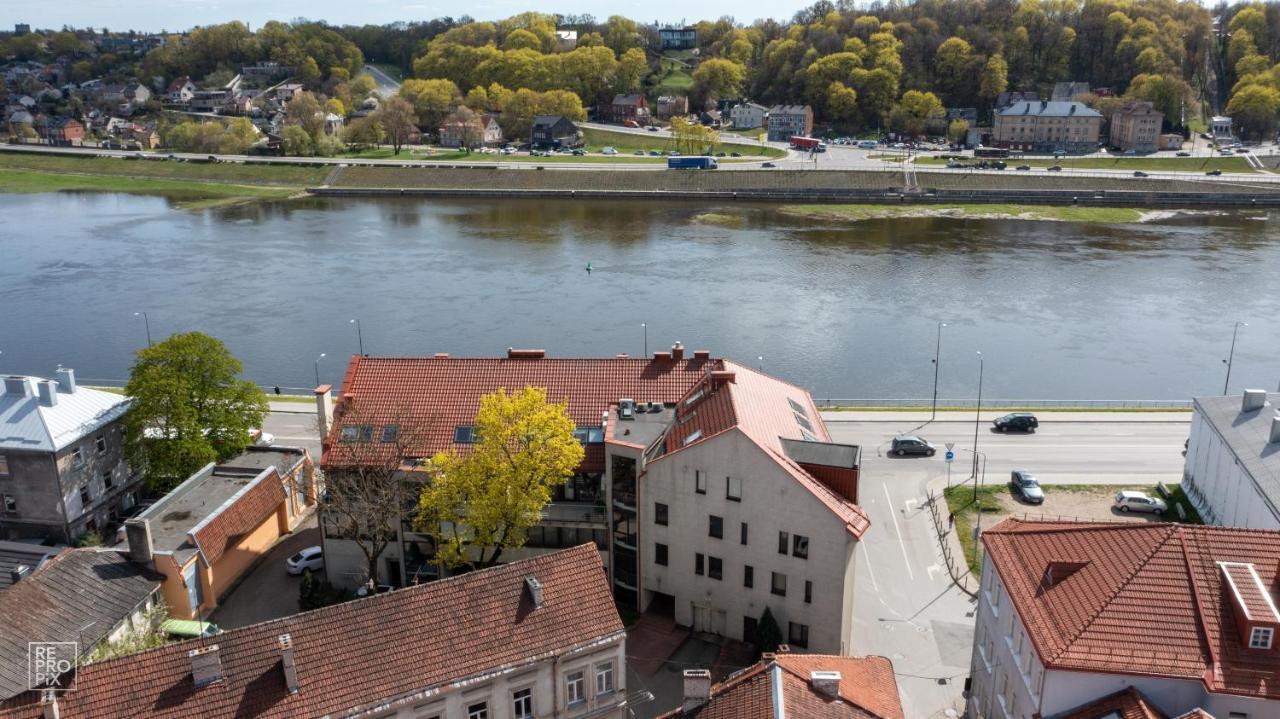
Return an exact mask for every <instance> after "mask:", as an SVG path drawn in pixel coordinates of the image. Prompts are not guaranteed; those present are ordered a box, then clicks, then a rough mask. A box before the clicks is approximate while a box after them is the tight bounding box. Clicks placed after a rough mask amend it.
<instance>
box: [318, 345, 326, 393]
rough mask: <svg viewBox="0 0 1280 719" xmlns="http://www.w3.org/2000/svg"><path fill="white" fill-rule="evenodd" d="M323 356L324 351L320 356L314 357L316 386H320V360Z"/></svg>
mask: <svg viewBox="0 0 1280 719" xmlns="http://www.w3.org/2000/svg"><path fill="white" fill-rule="evenodd" d="M324 358H325V353H323V352H321V353H320V356H319V357H317V358H316V386H317V387H319V386H320V360H322V359H324Z"/></svg>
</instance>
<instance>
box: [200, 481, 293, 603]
mask: <svg viewBox="0 0 1280 719" xmlns="http://www.w3.org/2000/svg"><path fill="white" fill-rule="evenodd" d="M283 512H284V504H283V503H281V504H280V506H279V507H277V509H276V511H275V512H272V513H271V514H270V515H268V516H267V517H266V518H265V519H263V520H262V523H261V524H259V525H258V527H257V529H254V530H253V531H252V532H249V533H248V534H246V535H243V536H242V537H241V538H240V540H239V541H237V542H236V543H235V544H234V545H232V546H230V547H228V548H227V550H226V551H225V552H223V554H222V556H221V557H219V558H218V561H217V563H216V564H214V566H213V568H212V570H211V571H210V573H209V574H210V585H211V586H212V588H213V592H212V595H213V597H217V598H218V599H219V600H220V599H221V598H222V596H223V595H224V594H225V593H226V592H227V590H228V589H230V588H231V587H232V586H234V585H235V583H236V582H237V581H239V579H240V577H241V576H243V575H244V573H245V572H247V571H249V569H250V568H251V567H253V565H254V563H255V562H257V561H258V559H259V558H261V557H262V555H263V554H265V553H266V552H267V550H269V549H271V545H273V544H275V541H276V540H277V539H279V538H280V524H281V522H280V515H281V514H283ZM280 571H282V572H283V571H284V567H281V568H280Z"/></svg>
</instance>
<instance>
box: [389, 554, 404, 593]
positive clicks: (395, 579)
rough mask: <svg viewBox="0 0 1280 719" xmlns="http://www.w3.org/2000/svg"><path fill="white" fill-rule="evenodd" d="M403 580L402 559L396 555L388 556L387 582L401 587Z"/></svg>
mask: <svg viewBox="0 0 1280 719" xmlns="http://www.w3.org/2000/svg"><path fill="white" fill-rule="evenodd" d="M402 582H403V580H402V579H401V577H400V560H399V559H396V558H395V557H387V584H389V585H391V586H393V587H400V586H403V585H402Z"/></svg>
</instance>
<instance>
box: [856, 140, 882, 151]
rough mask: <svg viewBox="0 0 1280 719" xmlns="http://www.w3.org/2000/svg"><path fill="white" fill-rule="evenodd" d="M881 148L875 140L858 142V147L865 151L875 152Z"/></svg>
mask: <svg viewBox="0 0 1280 719" xmlns="http://www.w3.org/2000/svg"><path fill="white" fill-rule="evenodd" d="M879 146H880V143H878V142H876V141H875V140H858V147H859V148H861V149H863V150H874V149H876V148H877V147H879Z"/></svg>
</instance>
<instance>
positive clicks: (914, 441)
mask: <svg viewBox="0 0 1280 719" xmlns="http://www.w3.org/2000/svg"><path fill="white" fill-rule="evenodd" d="M889 451H890V452H892V453H893V454H896V455H898V456H899V457H905V456H907V455H908V454H922V455H924V456H926V457H932V456H933V455H934V453H935V452H937V451H938V450H937V449H935V448H934V446H933V445H931V444H929V443H928V442H926V441H925V440H924V439H922V438H920V437H917V436H915V435H913V434H903V435H899V436H897V437H894V438H893V444H892V445H891V446H890V447H889Z"/></svg>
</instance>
